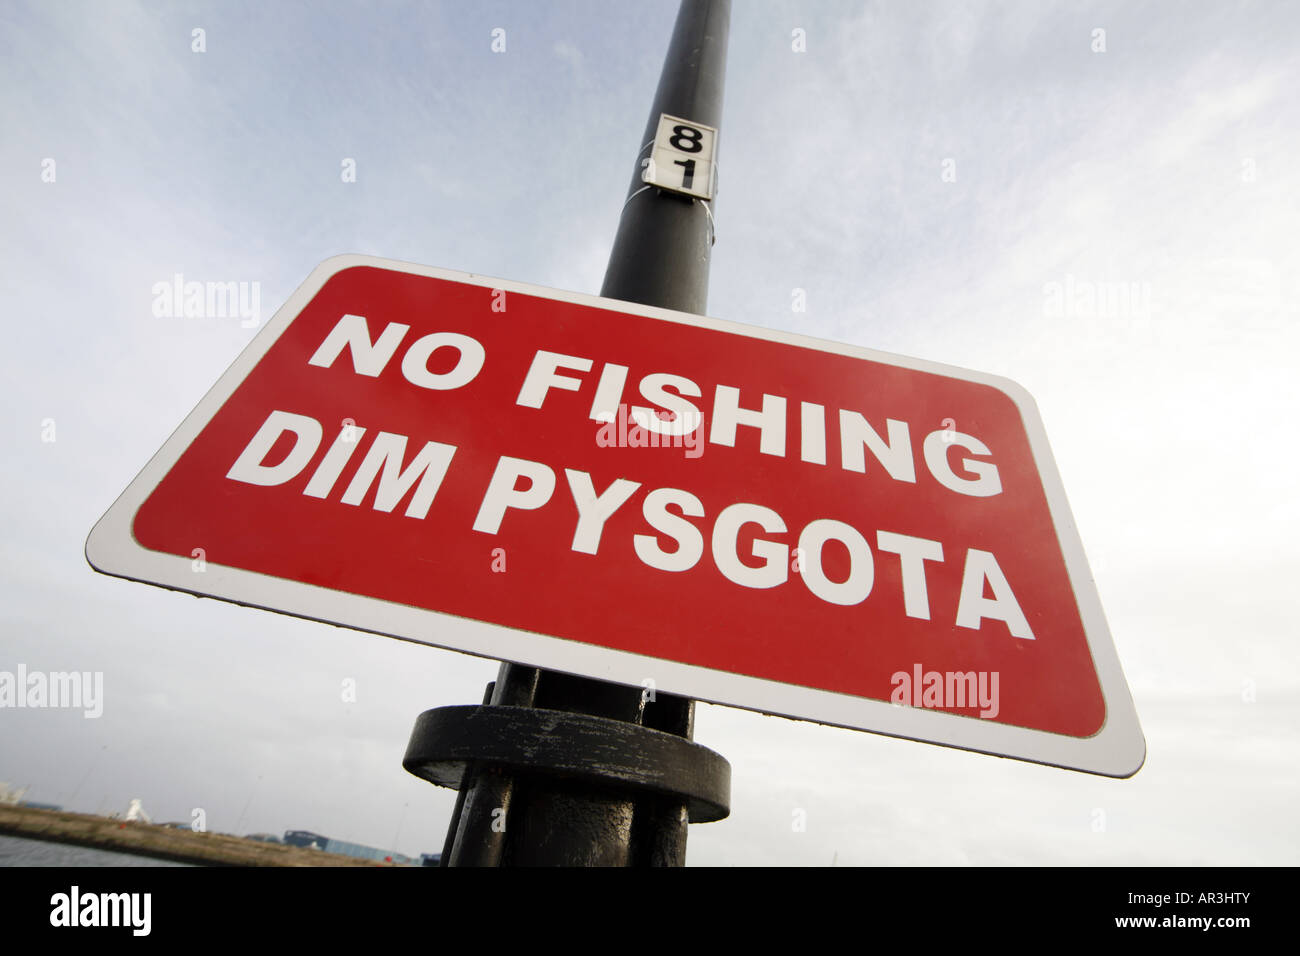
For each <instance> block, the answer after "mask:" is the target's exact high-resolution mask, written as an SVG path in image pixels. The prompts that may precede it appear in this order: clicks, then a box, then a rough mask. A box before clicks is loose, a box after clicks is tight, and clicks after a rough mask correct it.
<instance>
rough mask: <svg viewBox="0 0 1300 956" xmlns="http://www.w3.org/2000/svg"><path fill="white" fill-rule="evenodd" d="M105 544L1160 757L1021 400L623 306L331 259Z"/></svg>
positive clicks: (925, 725) (335, 597)
mask: <svg viewBox="0 0 1300 956" xmlns="http://www.w3.org/2000/svg"><path fill="white" fill-rule="evenodd" d="M87 556H88V558H89V560H90V562H91V563H92V565H94V566H95V567H96V568H97V569H99V570H101V571H105V572H107V573H111V574H119V575H122V576H125V577H130V578H134V579H137V580H145V581H149V582H152V583H158V584H162V585H165V586H167V587H172V588H180V589H183V590H187V591H193V592H195V593H201V594H207V595H211V596H215V597H220V598H225V599H228V600H233V601H238V602H240V603H245V604H253V605H257V606H261V607H266V608H269V609H272V610H279V611H285V612H288V613H293V614H298V615H301V616H305V617H311V618H316V619H320V620H327V621H331V622H334V623H339V624H345V625H348V626H353V627H358V628H362V629H366V630H371V631H375V632H379V633H384V634H390V635H394V636H398V637H402V638H407V639H411V640H416V641H422V642H425V643H429V644H435V645H439V646H443V647H449V648H453V649H458V650H463V651H468V652H471V653H475V654H482V655H485V656H490V657H494V658H501V659H508V660H513V661H519V662H523V663H528V664H533V665H539V666H544V667H550V668H554V669H558V670H567V671H571V672H574V673H581V674H585V675H588V676H592V677H597V678H601V679H607V680H614V681H619V682H623V683H627V684H633V685H638V684H640V685H644V686H646V687H648V688H656V689H659V690H664V691H670V692H674V693H681V694H687V695H690V696H693V697H696V698H701V699H706V700H714V701H717V702H720V703H729V704H734V705H738V706H743V707H748V708H753V709H757V710H762V711H767V712H771V713H779V714H785V715H788V716H793V717H801V718H808V719H814V720H819V721H823V722H827V723H835V724H841V725H844V726H850V727H858V728H862V729H868V730H874V731H877V732H881V733H888V734H894V735H898V736H905V737H912V738H916V739H923V740H930V741H934V742H937V743H944V744H950V745H954V746H960V747H966V748H969V749H975V750H981V751H986V752H992V753H1000V754H1004V755H1007V756H1015V757H1020V758H1023V759H1029V760H1036V761H1040V762H1044V763H1051V764H1057V765H1060V766H1068V767H1074V768H1078V769H1085V770H1091V771H1094V772H1100V773H1106V774H1110V775H1116V776H1127V775H1130V774H1132V773H1133V772H1135V771H1136V770H1137V769H1138V767H1139V766H1140V765H1141V763H1142V760H1143V759H1144V755H1145V744H1144V743H1143V741H1142V736H1141V732H1140V730H1139V728H1138V724H1137V719H1136V715H1135V714H1134V711H1133V706H1132V702H1131V700H1130V698H1129V695H1128V691H1127V687H1126V685H1125V683H1124V679H1123V675H1122V673H1121V672H1120V669H1119V665H1118V661H1117V659H1116V656H1115V652H1114V648H1113V646H1112V643H1111V640H1110V636H1109V633H1108V632H1107V629H1106V625H1105V621H1104V618H1103V616H1102V613H1101V609H1100V606H1099V602H1098V599H1097V595H1096V593H1095V589H1094V588H1093V586H1092V583H1091V579H1090V575H1089V573H1088V569H1087V565H1086V561H1085V559H1084V556H1083V552H1082V548H1081V547H1080V544H1079V541H1078V538H1077V535H1076V534H1075V531H1074V529H1073V525H1072V522H1071V519H1070V515H1069V511H1068V507H1067V505H1066V502H1065V497H1064V493H1063V491H1062V489H1061V485H1060V481H1059V479H1058V478H1057V476H1056V472H1055V467H1054V465H1053V463H1052V460H1051V456H1050V452H1049V451H1048V447H1047V442H1046V438H1045V436H1044V434H1043V431H1042V427H1041V425H1040V423H1039V420H1038V416H1037V414H1036V411H1035V409H1034V406H1033V402H1032V400H1031V399H1030V398H1029V397H1028V395H1027V394H1026V393H1024V392H1023V390H1021V389H1020V388H1019V387H1018V386H1016V385H1014V384H1013V383H1011V382H1008V381H1006V380H1003V379H998V378H994V377H992V376H986V375H981V374H979V373H975V372H968V371H964V370H959V369H953V368H949V367H944V366H937V365H933V364H931V363H927V362H921V361H917V360H913V359H903V358H900V357H897V356H890V355H884V354H882V353H877V352H871V351H867V350H864V349H859V348H854V347H850V346H843V345H835V344H832V343H827V342H821V341H816V340H812V339H807V338H803V337H799V336H794V335H789V334H784V333H778V332H772V331H767V330H762V329H755V328H749V327H743V326H737V325H733V324H730V323H724V322H719V321H716V320H711V319H705V318H701V317H697V316H687V315H683V314H680V313H673V312H667V311H664V310H659V309H652V308H647V307H641V306H634V305H630V304H628V303H623V302H615V301H612V300H607V299H599V298H595V297H591V296H582V295H576V294H570V293H559V292H555V291H553V290H546V289H540V288H536V287H532V286H526V285H522V284H519V283H512V282H502V281H497V280H490V279H483V278H480V277H476V276H468V275H463V274H458V273H451V272H447V271H445V270H438V269H430V268H424V267H418V266H411V265H407V264H403V263H394V262H388V261H385V260H376V259H368V258H363V257H358V256H348V257H340V258H336V259H333V260H330V261H329V262H326V263H324V264H323V265H322V266H321V267H320V268H318V269H317V270H316V272H315V273H314V274H313V275H312V277H311V278H310V279H309V280H308V281H307V283H306V284H305V285H304V286H303V287H302V288H301V289H299V290H298V292H297V293H295V295H294V296H293V298H292V299H291V300H290V302H289V303H288V304H287V305H286V306H285V307H284V309H282V310H281V311H280V312H279V313H278V314H277V315H276V317H275V318H274V319H273V320H272V322H271V323H270V324H269V325H268V327H267V328H266V329H265V330H263V332H262V333H261V334H260V335H259V336H258V337H257V339H255V340H254V342H253V343H252V344H250V346H249V348H248V349H247V351H246V352H245V353H244V355H242V356H241V357H240V359H239V360H238V361H237V362H236V364H235V365H234V366H233V367H232V368H231V370H230V371H229V372H228V373H227V374H226V376H225V377H223V379H222V380H221V382H219V383H218V385H217V386H216V388H215V389H214V390H213V391H212V392H211V393H210V394H209V395H208V396H207V397H206V398H205V399H204V402H203V403H202V404H201V405H200V406H199V408H198V409H196V410H195V412H194V413H193V414H192V415H191V416H190V418H189V419H187V421H186V422H185V424H184V425H183V426H182V427H181V429H179V430H178V431H177V433H176V435H174V436H173V437H172V439H171V440H170V441H169V442H168V444H167V445H166V446H165V447H164V448H163V450H162V451H161V452H159V454H158V455H157V456H156V457H155V459H154V460H153V461H152V462H151V463H150V465H149V466H148V467H147V468H146V469H145V471H144V472H143V473H142V474H141V475H140V476H139V477H138V478H137V479H136V481H135V482H133V483H132V485H131V487H130V488H129V489H128V490H127V492H126V493H124V495H123V496H122V498H121V499H120V500H119V501H118V502H117V503H116V504H115V505H114V506H113V508H112V509H111V510H110V511H109V513H108V514H107V515H106V516H105V518H104V519H103V520H102V521H101V522H100V524H99V525H97V526H96V528H95V530H94V531H93V532H92V534H91V537H90V540H89V541H88V543H87Z"/></svg>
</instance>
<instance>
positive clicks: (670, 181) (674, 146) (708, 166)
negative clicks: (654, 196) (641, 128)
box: [641, 113, 718, 199]
mask: <svg viewBox="0 0 1300 956" xmlns="http://www.w3.org/2000/svg"><path fill="white" fill-rule="evenodd" d="M717 139H718V131H717V130H716V129H714V128H713V127H712V126H703V125H701V124H699V123H692V122H691V121H690V120H684V119H682V118H680V117H678V116H669V115H668V114H667V113H663V114H661V115H660V117H659V129H658V131H657V132H656V133H655V140H654V146H653V148H652V149H651V150H650V159H649V161H648V162H647V163H646V165H645V170H644V171H643V172H642V174H641V179H642V180H643V181H645V182H647V183H650V184H651V185H653V186H658V187H659V188H660V189H669V190H672V191H673V192H677V193H684V194H685V195H687V196H698V197H699V198H700V199H712V198H713V191H714V185H715V181H716V175H715V171H716V166H715V165H714V162H713V151H714V147H715V144H716V143H717Z"/></svg>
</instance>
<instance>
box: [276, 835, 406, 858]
mask: <svg viewBox="0 0 1300 956" xmlns="http://www.w3.org/2000/svg"><path fill="white" fill-rule="evenodd" d="M284 842H285V843H286V844H288V845H289V846H302V847H309V848H312V849H317V850H323V851H324V852H326V853H338V854H340V855H341V856H352V857H356V858H357V859H361V860H376V861H379V862H381V863H382V862H388V863H397V864H403V865H409V864H411V863H414V862H415V861H414V860H413V859H411V858H410V857H409V856H406V855H405V854H402V853H394V852H393V851H392V850H381V849H379V848H378V847H373V846H366V845H365V844H362V843H348V842H347V841H346V840H335V839H332V838H330V837H327V836H323V835H321V834H319V833H313V832H312V831H310V830H286V831H285V832H284Z"/></svg>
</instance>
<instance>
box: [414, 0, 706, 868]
mask: <svg viewBox="0 0 1300 956" xmlns="http://www.w3.org/2000/svg"><path fill="white" fill-rule="evenodd" d="M730 16H731V4H730V0H683V2H682V4H681V7H680V9H679V11H678V14H677V20H676V23H675V25H674V28H673V33H672V39H671V41H670V42H669V46H668V53H667V55H666V57H665V58H664V65H663V71H662V73H661V75H660V78H659V86H658V88H657V90H656V92H655V96H654V100H653V103H652V105H651V108H650V114H649V118H648V119H647V121H646V127H645V133H644V135H643V136H642V139H641V143H642V144H644V145H642V146H641V149H640V151H639V152H638V154H637V158H636V164H635V167H634V170H633V175H632V182H631V185H630V186H629V188H628V196H627V200H626V202H625V203H624V206H623V210H622V215H621V217H620V220H619V225H618V231H617V234H616V236H615V239H614V245H613V248H612V250H611V252H610V257H609V265H608V268H607V270H606V273H605V281H604V284H603V286H602V287H601V295H602V296H606V297H608V298H613V299H622V300H624V301H627V302H637V303H641V304H644V305H651V306H657V307H659V308H665V309H674V310H677V311H682V312H691V313H696V314H702V313H703V312H704V311H705V308H706V305H707V300H708V284H709V281H708V280H709V260H710V256H711V251H712V245H713V240H714V222H713V212H712V209H711V208H710V206H709V204H708V203H707V202H705V201H704V200H701V199H696V198H692V197H689V196H685V195H680V194H677V193H673V192H668V191H663V190H660V189H659V188H657V187H654V186H649V185H647V184H646V183H644V182H643V181H642V178H641V177H642V169H643V167H644V163H645V161H647V160H648V159H649V158H650V152H651V147H652V142H653V140H654V137H655V132H656V129H657V128H658V124H659V117H660V115H661V114H663V113H667V114H669V115H671V116H675V117H678V118H680V119H684V120H687V121H690V122H695V123H699V124H702V125H705V126H708V127H711V128H713V129H715V130H716V129H719V128H720V126H721V119H722V93H723V77H724V74H725V71H726V50H727V32H728V27H729V22H730ZM694 718H695V704H694V701H691V700H688V699H685V698H682V697H677V696H674V695H671V694H664V693H653V692H648V691H647V690H646V689H643V688H639V687H637V688H630V687H626V686H623V685H618V684H610V683H606V682H603V681H597V680H591V679H587V678H580V677H574V676H571V675H568V674H562V673H558V672H555V671H548V670H544V669H539V668H535V667H525V666H522V665H518V664H510V663H505V664H502V665H501V670H500V673H499V674H498V677H497V680H496V681H495V682H494V684H490V685H488V691H487V695H486V696H485V698H484V703H483V704H482V705H480V706H476V707H442V708H437V709H435V710H431V711H426V712H425V713H423V714H421V715H420V717H419V719H418V720H417V721H416V726H415V730H414V731H413V732H412V735H411V740H410V743H409V745H408V748H407V753H406V757H405V759H404V760H403V765H404V766H405V767H406V768H407V769H408V770H410V771H411V772H412V773H415V774H417V775H419V776H422V777H424V778H425V779H428V780H430V781H431V782H434V783H438V784H441V785H443V786H453V787H457V788H458V789H459V790H460V793H459V795H458V798H457V802H456V808H455V811H454V813H453V817H452V820H451V824H450V826H449V828H448V832H447V840H446V844H445V846H444V851H443V856H442V863H443V865H444V866H527V865H559V866H566V865H567V866H584V865H586V866H590V865H595V866H682V865H684V863H685V860H686V829H687V825H688V823H691V822H707V821H710V820H717V819H721V818H722V817H725V816H726V815H727V813H728V801H729V800H730V765H729V764H728V763H727V762H726V760H724V759H723V758H722V757H720V756H718V755H717V754H716V753H714V752H713V751H711V750H708V749H707V748H705V747H702V746H700V745H699V744H697V743H694V742H693V741H692V739H691V738H692V735H693V732H694Z"/></svg>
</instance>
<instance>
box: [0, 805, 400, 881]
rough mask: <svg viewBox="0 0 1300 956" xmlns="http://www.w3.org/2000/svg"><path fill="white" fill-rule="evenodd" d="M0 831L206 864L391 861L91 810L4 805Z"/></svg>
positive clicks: (363, 863) (364, 863)
mask: <svg viewBox="0 0 1300 956" xmlns="http://www.w3.org/2000/svg"><path fill="white" fill-rule="evenodd" d="M0 833H7V834H10V835H12V836H21V837H27V838H29V839H33V840H49V841H52V842H55V843H71V844H75V845H78V846H90V847H97V848H99V849H101V850H116V851H117V852H119V853H134V854H137V855H140V856H151V857H156V858H158V859H163V860H177V861H179V862H182V863H195V864H198V865H200V866H385V865H390V864H385V863H383V862H381V861H375V860H362V859H357V858H354V857H348V856H340V855H338V854H335V853H324V852H322V851H320V850H309V849H305V848H302V847H295V846H283V845H280V844H276V843H259V842H258V841H256V840H246V839H244V838H243V837H237V836H230V835H228V834H224V833H195V832H194V831H192V830H178V829H176V828H174V827H163V826H155V825H153V824H149V823H128V822H126V821H123V820H113V819H110V818H108V817H99V816H93V815H91V814H87V813H67V812H64V811H53V810H38V809H35V808H33V807H13V806H0Z"/></svg>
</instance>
